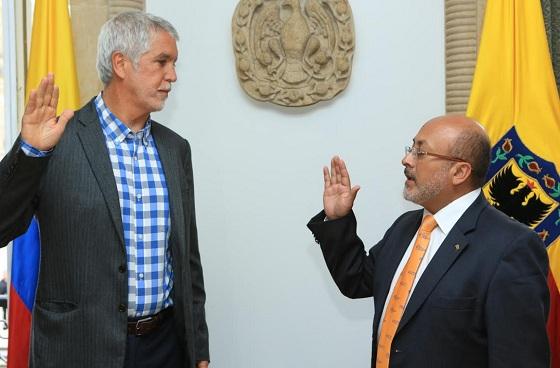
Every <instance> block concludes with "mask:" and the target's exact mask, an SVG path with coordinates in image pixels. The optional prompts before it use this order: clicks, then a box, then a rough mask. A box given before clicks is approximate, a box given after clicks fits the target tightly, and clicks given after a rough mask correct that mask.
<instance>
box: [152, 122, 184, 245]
mask: <svg viewBox="0 0 560 368" xmlns="http://www.w3.org/2000/svg"><path fill="white" fill-rule="evenodd" d="M152 135H153V137H154V141H155V142H156V147H157V150H158V154H159V159H160V160H161V165H162V167H163V172H164V174H165V181H166V183H167V191H168V193H169V212H170V215H171V228H170V237H169V244H170V245H171V247H172V251H173V254H178V253H177V252H181V251H182V247H178V246H175V245H176V244H177V240H178V238H177V237H178V236H180V234H181V233H180V232H179V229H181V227H180V226H179V224H181V223H183V224H184V223H185V220H184V218H183V211H182V200H181V198H182V196H181V182H180V178H182V177H183V175H181V174H180V173H182V172H183V171H184V170H183V168H182V167H181V166H180V164H179V162H178V158H179V155H178V154H177V149H176V148H174V147H173V145H172V142H171V141H170V140H169V139H165V138H164V137H163V136H162V135H163V131H162V129H161V128H160V126H159V124H158V123H156V122H154V121H152Z"/></svg>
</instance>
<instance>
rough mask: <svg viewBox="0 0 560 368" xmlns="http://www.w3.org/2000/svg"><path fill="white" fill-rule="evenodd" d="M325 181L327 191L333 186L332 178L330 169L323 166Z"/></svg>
mask: <svg viewBox="0 0 560 368" xmlns="http://www.w3.org/2000/svg"><path fill="white" fill-rule="evenodd" d="M323 179H324V180H325V189H327V188H328V187H330V186H331V176H330V174H329V168H328V167H326V166H323Z"/></svg>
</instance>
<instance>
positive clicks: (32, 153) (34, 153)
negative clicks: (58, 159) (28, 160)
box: [20, 139, 53, 157]
mask: <svg viewBox="0 0 560 368" xmlns="http://www.w3.org/2000/svg"><path fill="white" fill-rule="evenodd" d="M20 148H21V150H22V151H23V153H25V155H26V156H28V157H47V156H50V154H51V153H52V151H53V150H52V149H50V150H48V151H41V150H38V149H37V148H35V147H33V146H32V145H30V144H29V143H27V142H26V141H24V140H23V139H22V140H21V146H20Z"/></svg>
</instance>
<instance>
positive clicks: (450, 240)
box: [397, 195, 485, 333]
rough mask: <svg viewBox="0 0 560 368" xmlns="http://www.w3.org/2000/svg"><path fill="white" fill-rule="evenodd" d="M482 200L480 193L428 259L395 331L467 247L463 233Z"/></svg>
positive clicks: (473, 224) (472, 222) (472, 225)
mask: <svg viewBox="0 0 560 368" xmlns="http://www.w3.org/2000/svg"><path fill="white" fill-rule="evenodd" d="M484 201H485V200H484V199H483V198H482V195H480V196H479V197H478V198H477V199H476V200H475V202H474V203H473V204H472V205H471V206H470V207H469V208H468V209H467V211H466V212H465V213H464V214H463V216H461V218H460V219H459V221H457V223H456V224H455V226H453V228H452V229H451V231H450V232H449V235H447V237H446V238H445V240H444V241H443V243H442V244H441V246H440V247H439V249H438V251H437V252H436V254H435V256H434V258H433V259H432V260H431V261H430V263H429V264H428V267H427V268H426V270H425V271H424V273H422V276H421V277H420V280H419V281H418V284H417V285H416V287H415V288H414V291H413V292H412V295H411V297H410V300H409V301H408V304H407V306H406V308H405V311H404V314H403V317H402V318H401V322H400V324H399V328H398V329H397V333H398V332H399V331H400V330H401V329H402V328H403V327H404V326H406V324H407V323H408V322H409V321H410V319H411V318H412V317H413V316H414V315H415V314H416V312H417V311H418V310H419V309H420V308H421V306H422V305H423V304H424V302H425V301H426V299H427V298H428V297H429V295H430V294H431V292H432V290H433V289H434V288H435V286H436V285H437V284H438V282H439V280H441V278H442V277H443V275H445V273H446V272H447V270H448V269H449V268H450V267H451V266H452V265H453V263H454V262H455V260H456V259H457V258H458V257H459V256H460V255H461V254H462V253H463V252H464V251H465V249H466V248H467V247H468V245H469V243H468V239H467V238H466V237H465V234H466V233H468V232H470V231H471V230H473V229H474V228H475V227H476V221H477V219H478V216H479V215H480V212H481V211H482V209H483V208H484Z"/></svg>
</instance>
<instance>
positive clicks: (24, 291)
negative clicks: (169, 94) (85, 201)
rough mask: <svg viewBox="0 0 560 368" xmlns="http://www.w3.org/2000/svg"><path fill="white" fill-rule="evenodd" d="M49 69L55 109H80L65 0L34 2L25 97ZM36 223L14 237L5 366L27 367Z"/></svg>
mask: <svg viewBox="0 0 560 368" xmlns="http://www.w3.org/2000/svg"><path fill="white" fill-rule="evenodd" d="M48 72H53V73H54V74H55V77H56V84H57V85H58V86H59V87H60V95H59V102H58V111H57V113H59V114H60V113H61V112H62V110H63V109H77V108H78V107H79V103H80V102H79V92H78V80H77V77H76V64H75V61H74V47H73V44H72V27H71V23H70V16H69V13H68V2H67V0H36V1H35V9H34V13H33V29H32V35H31V49H30V58H29V65H28V68H27V83H26V94H25V95H26V100H27V97H28V96H29V92H30V91H31V90H32V89H34V88H36V87H37V86H38V85H39V82H40V80H41V78H42V77H44V76H45V75H47V73H48ZM39 225H40V224H37V222H36V220H35V219H34V220H33V221H32V223H31V225H30V227H29V229H28V231H27V232H26V233H25V234H24V235H22V236H20V237H19V238H17V239H16V240H14V247H13V253H12V274H11V280H12V282H11V286H10V297H9V300H10V305H9V311H10V315H9V323H8V325H9V326H10V329H9V337H8V338H9V343H8V368H27V367H28V361H29V342H30V331H31V315H32V310H33V305H34V303H35V289H36V285H37V276H38V270H39V255H40V236H39Z"/></svg>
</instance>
